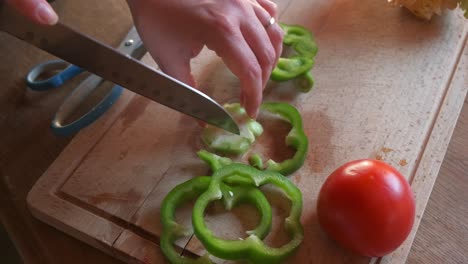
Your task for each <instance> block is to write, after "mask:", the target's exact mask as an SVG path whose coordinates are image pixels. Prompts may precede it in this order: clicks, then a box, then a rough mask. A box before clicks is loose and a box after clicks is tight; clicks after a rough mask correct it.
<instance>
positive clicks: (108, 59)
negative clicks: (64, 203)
mask: <svg viewBox="0 0 468 264" xmlns="http://www.w3.org/2000/svg"><path fill="white" fill-rule="evenodd" d="M0 30H2V31H4V32H7V33H9V34H11V35H13V36H14V37H16V38H18V39H20V40H23V41H26V42H28V43H30V44H32V45H34V46H36V47H38V48H40V49H42V50H44V51H46V52H48V53H50V54H52V55H54V56H57V57H59V58H61V59H63V60H65V61H68V62H69V63H72V64H74V65H77V66H79V67H81V68H84V69H86V70H87V71H89V72H91V73H94V74H96V75H98V76H101V77H102V78H104V79H106V80H108V81H111V82H113V83H115V84H118V85H120V86H122V87H125V88H127V89H128V90H131V91H133V92H135V93H137V94H140V95H142V96H144V97H147V98H149V99H151V100H153V101H156V102H158V103H160V104H162V105H165V106H167V107H169V108H172V109H174V110H176V111H179V112H181V113H184V114H187V115H189V116H192V117H194V118H197V119H199V120H202V121H204V122H206V123H208V124H211V125H214V126H217V127H220V128H223V129H225V130H227V131H230V132H232V133H235V134H239V127H238V126H237V124H236V123H235V121H234V120H233V118H232V117H231V115H230V114H229V113H228V112H227V111H226V110H225V109H224V108H223V107H222V106H221V105H219V104H218V103H217V102H216V101H214V100H213V99H212V98H210V97H209V96H207V95H205V94H204V93H202V92H200V91H198V90H197V89H195V88H192V87H190V86H189V85H186V84H185V83H183V82H180V81H178V80H177V79H175V78H172V77H171V76H169V75H167V74H165V73H163V72H161V71H157V70H155V69H152V68H150V67H149V66H147V65H145V64H144V63H142V62H140V61H139V60H136V59H134V58H132V57H131V56H129V55H125V54H123V53H120V52H119V51H117V50H116V49H114V48H112V47H110V46H108V45H106V44H103V43H101V42H99V41H97V40H95V39H93V38H91V37H89V36H86V35H84V34H82V33H80V32H78V31H76V30H74V29H72V28H70V27H68V26H66V25H64V24H62V23H58V24H57V25H55V26H43V25H37V24H34V23H32V22H30V21H29V20H28V19H27V18H25V17H23V16H21V15H19V14H18V13H17V12H16V10H14V9H12V8H10V7H9V6H8V5H6V4H2V2H0Z"/></svg>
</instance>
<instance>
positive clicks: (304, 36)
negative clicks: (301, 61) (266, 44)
mask: <svg viewBox="0 0 468 264" xmlns="http://www.w3.org/2000/svg"><path fill="white" fill-rule="evenodd" d="M279 25H280V27H281V29H283V32H284V37H283V44H284V45H287V46H291V45H293V44H294V43H296V42H298V41H300V40H313V39H314V37H313V36H312V33H310V31H308V30H307V29H306V28H304V27H302V26H299V25H288V24H285V23H279Z"/></svg>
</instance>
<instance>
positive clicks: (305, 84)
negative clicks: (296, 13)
mask: <svg viewBox="0 0 468 264" xmlns="http://www.w3.org/2000/svg"><path fill="white" fill-rule="evenodd" d="M280 26H281V28H282V29H283V31H284V39H283V44H284V46H286V47H291V48H292V50H293V54H292V55H291V56H288V57H286V58H284V57H282V58H279V61H278V64H277V65H276V67H275V68H274V69H273V71H272V73H271V76H270V79H271V80H273V81H276V82H284V81H289V80H293V79H294V80H295V81H296V84H297V87H298V88H299V89H300V90H301V91H302V92H304V93H306V92H308V91H310V90H311V89H312V87H313V86H314V78H313V76H312V73H311V72H310V70H311V69H312V67H313V66H314V58H315V55H316V54H317V51H318V47H317V44H316V43H315V40H314V36H313V35H312V33H311V32H310V31H308V30H307V29H306V28H304V27H301V26H298V25H287V24H284V23H280Z"/></svg>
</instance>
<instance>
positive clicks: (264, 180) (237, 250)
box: [192, 163, 304, 264]
mask: <svg viewBox="0 0 468 264" xmlns="http://www.w3.org/2000/svg"><path fill="white" fill-rule="evenodd" d="M233 176H236V177H243V178H246V179H247V180H248V181H251V182H252V184H254V185H255V186H257V187H260V186H262V185H265V184H273V185H275V186H276V187H278V188H280V189H281V190H282V191H283V192H284V193H285V195H286V197H287V198H288V199H289V200H291V212H290V214H289V216H288V217H287V218H286V219H285V222H284V223H285V228H286V230H287V232H288V233H289V234H290V236H291V240H290V241H289V242H288V243H287V244H285V245H283V246H281V247H278V248H275V247H270V246H268V245H266V244H265V243H263V241H262V238H260V237H259V236H258V235H256V234H254V233H252V234H251V235H250V236H249V237H248V238H246V239H244V240H224V239H221V238H219V237H216V236H215V235H214V234H213V232H212V231H211V230H210V229H209V228H208V227H207V225H206V223H205V220H204V213H205V209H206V207H207V206H208V204H210V203H211V202H213V201H215V200H219V199H221V198H223V197H224V195H225V194H224V192H223V191H222V187H221V185H222V183H223V181H224V180H225V179H226V178H228V177H233ZM244 188H245V187H244ZM301 212H302V194H301V191H300V190H299V189H298V188H297V187H296V186H295V185H294V184H293V183H292V182H291V181H290V180H289V179H288V178H286V177H285V176H283V175H281V174H279V173H277V172H273V171H260V170H257V169H255V168H253V167H251V166H248V165H244V164H239V163H233V164H231V165H227V166H224V167H222V168H221V169H219V170H217V171H216V172H215V173H214V174H213V176H212V180H211V183H210V185H209V187H208V189H207V190H206V191H205V192H204V193H203V194H201V195H200V197H199V198H198V199H197V201H196V202H195V205H194V208H193V215H192V225H193V228H194V232H195V235H196V237H197V238H198V239H199V240H200V241H201V242H202V244H203V245H204V246H205V248H206V249H207V250H208V252H210V254H212V255H214V256H216V257H219V258H223V259H227V260H247V261H249V262H250V263H256V264H263V263H265V264H266V263H268V264H271V263H280V262H281V261H283V260H284V259H285V258H286V257H288V256H289V255H291V254H292V253H293V252H294V251H295V250H296V249H297V248H298V246H299V245H300V243H301V242H302V239H303V236H304V234H303V229H302V225H301V223H300V217H301Z"/></svg>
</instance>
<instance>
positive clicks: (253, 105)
mask: <svg viewBox="0 0 468 264" xmlns="http://www.w3.org/2000/svg"><path fill="white" fill-rule="evenodd" d="M207 45H208V48H210V49H212V50H214V51H216V53H217V54H218V56H220V57H221V58H223V61H224V63H225V64H226V66H227V67H228V68H229V69H230V70H231V71H232V73H234V74H235V75H236V76H237V77H238V78H239V80H240V82H241V94H240V99H241V104H242V106H244V107H245V109H246V111H247V114H248V115H249V116H250V117H252V118H256V117H257V115H258V109H259V106H260V104H261V102H262V88H263V87H262V69H261V67H260V65H259V63H258V60H257V58H256V56H255V55H254V53H253V51H252V50H251V49H250V47H249V45H248V44H247V42H246V40H245V39H244V37H243V36H242V34H241V33H240V32H237V33H236V32H234V33H232V34H230V35H225V37H224V38H216V39H213V40H212V41H210V42H209V43H207Z"/></svg>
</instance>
